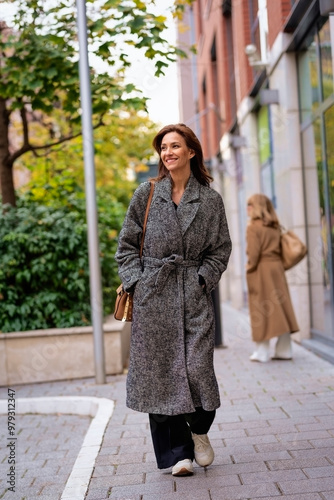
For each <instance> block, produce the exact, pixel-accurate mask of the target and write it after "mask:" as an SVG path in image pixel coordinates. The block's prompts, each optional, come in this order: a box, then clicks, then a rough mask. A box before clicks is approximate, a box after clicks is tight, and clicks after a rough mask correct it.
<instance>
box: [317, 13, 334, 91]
mask: <svg viewBox="0 0 334 500" xmlns="http://www.w3.org/2000/svg"><path fill="white" fill-rule="evenodd" d="M333 42H334V25H333V21H332V20H331V21H328V22H327V23H326V24H325V25H324V26H323V28H322V29H321V30H320V32H319V46H320V60H321V73H322V75H321V76H322V98H323V100H325V99H327V97H329V96H330V95H332V93H333V51H332V44H333Z"/></svg>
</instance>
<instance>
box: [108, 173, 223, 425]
mask: <svg viewBox="0 0 334 500" xmlns="http://www.w3.org/2000/svg"><path fill="white" fill-rule="evenodd" d="M149 191H150V184H149V182H144V183H143V184H141V185H140V186H139V187H138V188H137V190H136V191H135V193H134V195H133V198H132V200H131V203H130V205H129V208H128V211H127V215H126V218H125V221H124V224H123V228H122V230H121V232H120V236H119V244H118V249H117V253H116V261H117V262H118V265H119V275H120V278H121V280H122V282H123V285H124V288H125V289H130V288H131V287H132V286H133V285H135V284H136V286H135V291H134V297H133V299H134V307H133V322H132V333H131V347H130V364H129V372H128V376H127V406H128V407H129V408H132V409H134V410H137V411H142V412H147V413H160V414H164V415H177V414H183V413H191V412H193V411H195V408H196V407H199V406H202V407H203V408H204V409H205V410H207V411H209V410H214V409H216V408H218V407H219V405H220V400H219V391H218V384H217V380H216V377H215V373H214V366H213V352H214V312H213V306H212V300H211V293H210V292H211V291H212V290H213V289H214V288H215V287H216V286H217V285H218V282H219V280H220V277H221V274H222V273H223V271H224V270H225V269H226V266H227V263H228V260H229V256H230V253H231V240H230V236H229V231H228V226H227V222H226V217H225V210H224V205H223V200H222V198H221V196H220V195H219V194H218V193H217V192H216V191H214V190H213V189H211V188H209V187H206V186H203V185H201V184H200V183H199V182H198V181H197V180H196V178H195V177H194V176H193V175H191V176H190V179H189V181H188V184H187V186H186V189H185V192H184V194H183V197H182V200H181V202H180V204H179V206H178V208H177V210H176V209H175V206H174V204H173V201H172V197H171V180H170V178H165V179H163V180H162V181H159V182H157V183H156V185H155V188H154V195H153V199H152V204H151V207H150V212H149V217H148V221H147V228H146V235H145V241H144V250H143V259H142V263H141V261H140V259H139V248H140V241H141V234H142V227H143V220H144V215H145V209H146V204H147V200H148V196H149ZM199 276H202V277H203V278H204V280H205V284H206V288H205V290H204V289H203V288H202V286H201V285H200V283H199Z"/></svg>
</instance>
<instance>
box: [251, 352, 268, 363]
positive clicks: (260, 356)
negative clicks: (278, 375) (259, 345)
mask: <svg viewBox="0 0 334 500" xmlns="http://www.w3.org/2000/svg"><path fill="white" fill-rule="evenodd" d="M249 359H250V360H251V361H259V362H260V363H267V361H269V355H268V354H264V353H259V352H257V351H255V352H253V354H252V355H251V356H249Z"/></svg>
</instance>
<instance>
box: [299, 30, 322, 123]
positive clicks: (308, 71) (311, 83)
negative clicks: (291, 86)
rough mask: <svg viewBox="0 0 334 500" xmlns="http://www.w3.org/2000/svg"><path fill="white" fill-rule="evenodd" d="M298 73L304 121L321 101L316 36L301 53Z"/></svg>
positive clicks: (301, 110)
mask: <svg viewBox="0 0 334 500" xmlns="http://www.w3.org/2000/svg"><path fill="white" fill-rule="evenodd" d="M298 73H299V96H300V112H301V121H302V122H304V121H305V120H307V119H310V118H311V116H312V113H313V112H314V111H316V109H317V108H318V107H319V103H320V96H319V89H320V86H319V81H318V70H317V45H316V39H315V37H314V39H313V41H312V43H311V44H310V46H309V47H308V49H307V50H306V51H305V52H301V53H300V54H299V58H298Z"/></svg>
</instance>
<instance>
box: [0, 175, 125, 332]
mask: <svg viewBox="0 0 334 500" xmlns="http://www.w3.org/2000/svg"><path fill="white" fill-rule="evenodd" d="M98 212H99V240H100V255H101V272H102V289H103V301H104V314H105V315H106V314H110V313H111V312H112V309H113V303H114V298H115V297H114V293H115V292H114V290H115V288H116V286H117V284H118V281H119V280H118V276H117V265H116V263H115V260H114V254H115V251H116V247H117V235H118V232H119V230H120V227H121V224H122V221H123V218H124V215H125V207H124V206H123V205H122V204H121V203H119V202H117V201H116V200H114V199H113V198H112V197H111V196H110V195H109V194H108V193H106V192H105V191H103V190H101V191H99V192H98ZM87 247H88V245H87V224H86V207H85V199H84V193H83V191H82V190H81V189H80V188H79V187H78V186H77V185H76V184H75V183H74V182H73V181H72V180H70V179H66V178H65V179H63V180H62V183H61V185H59V180H58V184H57V183H55V184H54V185H47V186H43V187H41V186H34V187H32V188H31V189H30V190H29V192H27V193H25V194H22V195H21V196H19V198H18V203H17V207H16V208H12V207H8V209H7V210H6V211H5V212H4V213H3V214H0V255H1V257H0V331H2V332H10V331H23V330H34V329H39V328H56V327H58V328H62V327H69V326H79V325H89V324H91V312H90V294H89V264H88V248H87Z"/></svg>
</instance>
